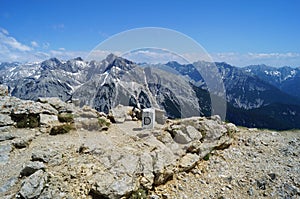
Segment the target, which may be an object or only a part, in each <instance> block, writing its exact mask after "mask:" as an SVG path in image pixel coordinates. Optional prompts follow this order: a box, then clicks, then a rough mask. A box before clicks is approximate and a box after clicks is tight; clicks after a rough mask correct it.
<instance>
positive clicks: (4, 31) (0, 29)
mask: <svg viewBox="0 0 300 199" xmlns="http://www.w3.org/2000/svg"><path fill="white" fill-rule="evenodd" d="M0 32H2V33H3V34H5V35H9V32H8V31H7V30H6V29H4V28H1V27H0Z"/></svg>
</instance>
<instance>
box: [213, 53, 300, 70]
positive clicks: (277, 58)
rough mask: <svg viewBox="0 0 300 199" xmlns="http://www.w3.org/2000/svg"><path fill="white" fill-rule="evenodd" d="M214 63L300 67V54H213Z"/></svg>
mask: <svg viewBox="0 0 300 199" xmlns="http://www.w3.org/2000/svg"><path fill="white" fill-rule="evenodd" d="M212 57H213V60H214V61H219V62H221V61H225V62H227V63H229V64H232V65H235V66H248V65H256V64H266V65H270V66H275V67H280V66H294V67H299V66H300V53H294V52H287V53H277V52H273V53H252V52H249V53H235V52H227V53H213V54H212Z"/></svg>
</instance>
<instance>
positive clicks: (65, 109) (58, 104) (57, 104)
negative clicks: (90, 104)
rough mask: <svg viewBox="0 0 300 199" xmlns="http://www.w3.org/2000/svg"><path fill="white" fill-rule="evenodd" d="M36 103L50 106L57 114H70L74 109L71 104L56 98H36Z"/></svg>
mask: <svg viewBox="0 0 300 199" xmlns="http://www.w3.org/2000/svg"><path fill="white" fill-rule="evenodd" d="M38 102H41V103H43V104H46V105H49V104H50V105H51V106H52V107H53V108H55V109H56V111H58V112H59V113H72V112H74V109H75V106H74V105H73V104H70V103H66V102H63V101H61V100H60V99H59V98H57V97H43V98H42V97H40V98H38Z"/></svg>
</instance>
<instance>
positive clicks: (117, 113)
mask: <svg viewBox="0 0 300 199" xmlns="http://www.w3.org/2000/svg"><path fill="white" fill-rule="evenodd" d="M131 111H132V107H130V106H123V105H121V104H119V105H118V106H116V107H115V108H113V109H111V111H110V113H109V117H110V119H111V121H113V122H115V123H124V122H125V121H130V120H132V118H131V116H130V112H131Z"/></svg>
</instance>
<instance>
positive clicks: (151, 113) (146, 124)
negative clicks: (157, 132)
mask: <svg viewBox="0 0 300 199" xmlns="http://www.w3.org/2000/svg"><path fill="white" fill-rule="evenodd" d="M154 122H155V110H154V109H153V108H146V109H143V113H142V127H143V129H153V128H154Z"/></svg>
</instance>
